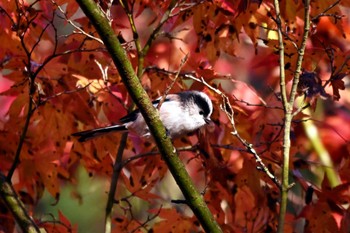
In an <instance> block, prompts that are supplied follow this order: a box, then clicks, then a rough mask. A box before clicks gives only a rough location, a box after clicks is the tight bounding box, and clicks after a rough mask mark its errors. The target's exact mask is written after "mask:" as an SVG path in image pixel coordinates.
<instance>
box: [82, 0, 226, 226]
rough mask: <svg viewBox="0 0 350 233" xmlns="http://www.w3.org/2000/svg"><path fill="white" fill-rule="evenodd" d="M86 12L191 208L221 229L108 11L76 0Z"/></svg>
mask: <svg viewBox="0 0 350 233" xmlns="http://www.w3.org/2000/svg"><path fill="white" fill-rule="evenodd" d="M77 2H78V4H79V5H80V7H81V9H82V10H83V12H84V13H85V14H86V16H87V17H88V18H89V19H90V21H91V23H92V24H93V25H94V27H95V28H96V30H97V32H98V34H99V35H100V38H101V39H102V41H103V42H104V44H105V46H106V48H107V50H108V52H109V53H110V55H111V57H112V59H113V61H114V63H115V65H116V67H117V69H118V71H119V74H120V76H121V78H122V80H123V82H124V84H125V86H126V88H127V90H128V92H129V93H130V96H131V97H132V99H133V100H134V102H135V103H136V105H137V107H138V108H139V109H140V112H141V114H142V116H143V117H144V119H145V121H146V123H147V125H148V127H149V130H150V132H151V134H152V136H153V138H154V140H155V142H156V144H157V146H158V148H159V151H160V153H161V155H162V158H163V159H164V161H165V162H166V163H167V165H168V168H169V170H170V172H171V173H172V175H173V177H174V179H175V181H176V182H177V184H178V186H179V188H180V189H181V191H182V193H183V195H184V196H185V198H186V200H187V201H188V203H189V206H190V207H191V209H192V211H193V212H194V214H195V215H196V217H197V218H198V221H199V222H200V223H201V225H202V227H203V228H204V230H205V231H207V232H222V231H221V229H220V227H219V225H218V224H217V222H216V221H215V220H214V217H213V215H212V214H211V212H210V210H209V208H208V207H207V205H206V204H205V202H204V200H203V198H202V197H201V195H200V194H199V193H198V191H197V190H196V188H195V187H194V185H193V183H192V181H191V178H190V176H189V175H188V173H187V171H186V169H185V166H184V165H183V163H182V162H181V160H180V159H179V157H178V156H177V153H176V149H175V148H174V146H173V145H172V142H171V140H170V138H169V137H167V133H166V130H165V128H164V125H163V124H162V122H161V120H160V118H159V113H158V111H156V110H155V108H154V107H153V105H152V103H151V101H150V99H149V97H148V95H147V93H146V91H145V90H144V89H143V87H142V85H141V83H140V81H139V79H138V77H137V76H136V75H135V72H134V70H133V67H132V65H131V63H130V61H129V60H128V58H127V56H126V52H125V50H124V49H123V47H122V46H121V44H120V42H119V41H118V39H117V37H116V35H114V31H113V29H112V28H111V26H110V25H109V21H108V20H107V19H106V18H105V15H104V14H103V13H102V12H101V10H100V9H99V8H98V7H97V6H96V3H95V2H94V1H93V0H77Z"/></svg>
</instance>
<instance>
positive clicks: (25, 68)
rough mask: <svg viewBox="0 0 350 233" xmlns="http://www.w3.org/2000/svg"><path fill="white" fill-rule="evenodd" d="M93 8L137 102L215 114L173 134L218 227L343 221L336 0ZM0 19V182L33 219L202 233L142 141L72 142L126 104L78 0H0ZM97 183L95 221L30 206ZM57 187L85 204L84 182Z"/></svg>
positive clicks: (341, 28)
mask: <svg viewBox="0 0 350 233" xmlns="http://www.w3.org/2000/svg"><path fill="white" fill-rule="evenodd" d="M79 2H80V1H79ZM82 2H83V1H82ZM95 2H96V9H99V10H102V11H103V12H104V14H105V17H107V18H108V20H109V21H110V26H111V27H112V29H113V30H114V32H115V37H117V38H118V40H119V42H120V43H121V44H122V46H123V48H124V50H125V54H126V55H127V58H128V60H129V61H130V62H131V64H132V66H133V68H134V70H135V73H136V75H137V77H138V78H139V80H140V82H141V83H142V86H143V88H144V89H145V90H146V91H147V93H148V94H149V96H150V98H151V99H155V98H157V97H159V96H162V95H163V94H164V93H166V92H167V91H169V92H170V93H174V92H179V91H181V90H187V89H191V90H200V91H203V92H205V93H207V94H208V95H209V96H210V98H211V99H212V101H213V105H214V113H213V115H212V120H213V121H214V123H215V124H213V125H210V126H208V127H206V128H205V129H202V130H200V131H199V132H196V133H194V134H191V135H188V136H186V137H183V138H181V139H178V140H175V141H174V142H173V143H174V145H175V147H176V148H177V150H178V154H179V157H180V159H181V160H182V162H183V163H184V164H185V166H186V169H187V171H188V173H189V174H190V176H191V179H192V181H193V183H194V184H195V187H196V189H197V190H198V192H200V193H201V195H202V197H203V198H204V200H205V203H206V204H207V206H208V207H209V209H210V211H211V213H212V215H213V216H214V218H215V220H216V221H217V223H218V224H219V226H220V227H221V229H222V231H223V232H276V231H278V229H279V231H280V230H281V229H283V232H322V231H325V232H348V231H349V229H350V209H349V202H350V157H349V153H350V146H349V140H350V130H349V129H350V123H349V122H350V110H349V109H350V94H349V87H348V84H349V77H348V73H349V64H348V63H349V59H350V55H349V51H350V40H349V36H350V21H349V20H350V19H349V17H348V16H349V15H350V2H349V1H342V0H338V1H334V0H323V1H311V2H309V1H308V0H305V1H300V0H283V1H277V2H279V6H278V8H276V2H275V1H272V0H255V1H248V0H240V1H227V0H216V1H200V0H198V1H169V0H164V1H146V0H133V1H127V0H125V1H124V0H121V1H106V0H101V1H95ZM308 3H309V8H307V7H306V6H305V4H308ZM278 9H279V11H280V14H276V12H278ZM305 9H309V15H310V20H309V21H307V22H305V15H306V14H305ZM306 13H308V12H306ZM305 25H309V26H310V29H309V30H308V29H307V27H306V26H305ZM0 27H1V30H0V42H1V44H0V67H1V73H0V75H1V76H0V93H1V94H0V104H1V108H0V180H1V181H0V184H1V185H0V186H3V185H4V184H5V183H6V184H10V187H12V189H13V191H14V193H15V194H16V195H17V196H15V198H17V200H19V201H21V202H22V203H23V204H24V206H23V208H24V210H25V212H26V213H27V215H28V216H30V217H31V218H32V219H33V224H34V225H35V226H37V227H38V228H43V229H45V230H46V232H79V229H82V228H81V227H82V226H81V224H86V225H87V227H89V226H90V225H91V226H92V225H97V226H100V228H99V230H98V232H104V231H106V232H107V230H105V229H108V227H110V228H111V232H147V231H149V232H201V231H203V228H202V227H201V223H200V222H199V221H198V219H197V217H196V216H195V215H194V214H193V213H192V211H191V209H190V208H189V207H188V201H190V200H186V199H185V198H184V197H183V196H182V194H181V192H180V190H179V188H178V187H177V185H176V183H175V182H173V180H172V178H171V174H170V173H169V171H168V167H167V164H166V163H165V162H164V160H163V159H162V157H161V155H160V154H159V153H158V150H157V147H156V146H155V144H154V142H153V141H147V140H144V139H142V138H138V137H132V136H128V137H127V138H126V135H122V134H118V133H112V134H109V135H106V136H102V137H99V138H96V139H93V140H90V141H87V142H84V143H81V142H78V141H77V139H76V138H74V137H72V136H71V134H72V133H74V132H78V131H82V130H87V129H92V128H97V127H102V126H107V125H110V124H115V123H118V120H119V119H120V118H121V117H123V116H124V115H125V114H127V113H128V112H130V111H131V110H132V109H134V107H135V105H134V104H133V100H132V98H131V97H130V94H129V92H128V90H127V88H126V87H125V84H124V83H123V81H122V79H121V76H120V73H119V72H118V67H117V66H116V65H115V64H114V63H113V59H112V57H111V55H110V54H109V53H108V50H107V49H106V47H105V46H104V43H103V41H102V39H101V37H100V36H99V34H98V33H97V31H96V29H95V27H94V26H93V23H92V22H91V21H90V19H89V18H88V17H86V15H85V14H84V12H83V11H82V10H81V8H80V7H79V4H78V3H77V2H76V1H70V0H52V1H44V0H36V1H25V0H2V1H0ZM306 31H307V32H308V34H306V33H305V32H306ZM279 33H281V34H280V35H279ZM305 35H306V37H304V36H305ZM303 40H305V42H306V44H305V45H306V46H305V49H301V48H302V44H303ZM281 41H282V45H283V48H282V47H281V43H279V42H281ZM281 51H283V52H284V56H283V58H284V59H282V58H281V57H280V56H281ZM300 55H303V60H302V63H298V59H299V57H300ZM298 69H299V70H300V72H298ZM281 72H283V74H284V78H282V75H281ZM282 80H284V82H283V81H282ZM283 88H285V90H286V96H284V95H283V94H284V93H283ZM293 88H294V89H293ZM293 90H294V95H293ZM290 96H292V97H293V96H295V97H296V98H295V101H294V99H293V102H291V103H292V106H291V109H292V112H290V116H291V117H293V118H292V121H291V125H290V126H291V127H290V130H289V131H287V133H286V134H285V132H286V131H285V130H286V129H287V128H286V126H285V122H286V119H287V117H286V116H287V114H288V111H287V110H286V109H287V108H286V103H285V102H284V100H285V97H287V98H289V97H290ZM286 137H288V138H290V148H289V147H288V150H287V151H288V152H289V155H288V158H289V165H288V166H283V162H284V161H286V157H285V156H286V154H285V151H284V149H285V148H286V146H288V144H286V143H287V142H286V140H285V139H286ZM125 139H127V140H125ZM283 169H287V170H283ZM81 170H83V171H84V172H86V173H87V174H88V175H89V177H88V178H87V179H85V181H81V180H80V179H78V178H77V174H78V173H79V172H81ZM285 171H287V174H288V177H289V180H288V184H289V187H288V188H286V186H285V183H283V179H284V178H285V176H284V175H283V174H284V172H285ZM96 180H98V182H99V185H100V186H99V187H103V188H100V189H96V190H94V193H93V194H91V195H96V198H99V199H98V200H97V202H98V203H99V205H101V208H98V210H101V211H97V209H96V210H95V211H96V212H94V215H96V216H104V218H105V220H106V223H105V222H101V221H103V220H99V221H100V222H98V220H96V222H93V221H92V222H91V223H90V222H89V221H87V220H84V219H81V220H79V221H75V222H72V220H71V219H70V218H69V217H68V215H69V214H68V213H67V212H69V211H67V209H66V212H65V211H62V210H59V211H55V212H52V213H47V212H42V211H41V210H40V208H39V207H38V206H39V203H42V202H43V197H44V196H45V195H47V194H49V195H50V196H51V197H52V198H53V200H54V201H52V202H51V203H49V202H44V205H59V204H60V203H62V202H66V201H67V200H66V199H67V198H65V199H63V198H62V192H63V190H67V186H69V185H72V186H78V185H80V184H79V182H86V183H88V184H90V182H92V183H91V187H93V186H94V185H93V181H96ZM111 184H112V185H111ZM113 185H115V186H113ZM87 186H89V185H87ZM111 187H112V188H111ZM283 187H284V188H283ZM283 192H285V194H286V195H287V197H288V198H287V202H288V205H287V209H286V211H283V208H280V207H281V203H283V200H281V197H282V193H283ZM0 193H1V194H0V196H1V197H2V199H0V200H1V201H0V232H16V231H18V229H19V226H21V227H22V225H21V224H20V223H19V222H20V221H21V220H20V219H15V217H14V216H15V214H14V212H13V211H14V209H15V208H16V204H15V205H10V204H9V202H8V201H7V199H6V195H5V193H6V192H5V191H4V189H3V188H0ZM70 193H71V195H70V196H69V199H70V200H69V201H71V202H76V203H83V202H84V191H80V192H79V193H78V192H75V191H74V190H70ZM110 194H112V195H110ZM108 196H111V197H110V198H108ZM106 203H109V204H110V205H112V206H113V209H112V210H111V213H108V208H107V211H105V209H106V208H105V207H106V205H108V204H106ZM41 205H43V204H41ZM17 207H18V206H17ZM94 208H95V207H94V206H91V209H94ZM281 216H282V219H284V223H283V224H282V222H281V220H280V218H281ZM108 221H110V223H109V225H108ZM16 222H17V224H18V225H19V226H16ZM89 224H90V225H89ZM279 224H282V228H281V225H280V228H278V225H279ZM22 230H23V228H22ZM280 232H281V231H280Z"/></svg>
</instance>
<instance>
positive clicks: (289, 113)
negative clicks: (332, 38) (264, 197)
mask: <svg viewBox="0 0 350 233" xmlns="http://www.w3.org/2000/svg"><path fill="white" fill-rule="evenodd" d="M304 5H305V7H304V33H303V37H302V42H301V45H300V47H299V49H298V58H297V62H296V70H295V72H294V77H293V84H292V88H291V92H290V97H289V100H288V99H287V91H286V82H285V70H284V45H283V43H284V42H283V36H282V33H283V29H282V28H283V27H282V24H281V15H280V7H279V1H278V0H274V6H275V11H276V24H277V30H278V42H279V46H280V47H279V49H280V54H279V55H280V72H281V73H280V86H281V94H282V101H283V107H284V109H285V120H284V134H283V166H282V187H281V203H280V213H279V219H278V229H277V232H280V233H282V232H283V229H284V222H285V216H286V211H287V202H288V190H289V189H290V187H291V186H290V185H289V155H290V147H291V143H290V130H291V124H292V120H293V106H294V102H295V97H296V95H297V87H298V83H299V77H300V74H301V68H302V62H303V58H304V53H305V47H306V41H307V39H308V35H309V31H310V12H309V10H310V0H305V1H304Z"/></svg>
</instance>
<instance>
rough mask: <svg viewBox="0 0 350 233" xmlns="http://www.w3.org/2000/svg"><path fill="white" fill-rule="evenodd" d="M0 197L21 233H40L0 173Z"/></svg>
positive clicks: (9, 184)
mask: <svg viewBox="0 0 350 233" xmlns="http://www.w3.org/2000/svg"><path fill="white" fill-rule="evenodd" d="M0 197H1V199H2V201H3V202H4V203H5V205H6V206H7V208H8V209H9V210H10V211H11V212H12V215H13V216H14V218H15V219H16V222H17V224H18V225H19V226H20V227H21V229H22V230H23V232H28V233H40V230H39V228H38V226H37V225H36V224H35V223H34V221H33V220H32V219H31V217H30V216H29V215H28V212H27V210H26V209H25V207H24V204H23V203H22V202H21V200H20V198H19V197H18V196H17V194H16V192H15V190H14V189H13V187H12V185H11V183H10V182H8V181H7V178H6V176H5V175H4V174H2V173H1V172H0Z"/></svg>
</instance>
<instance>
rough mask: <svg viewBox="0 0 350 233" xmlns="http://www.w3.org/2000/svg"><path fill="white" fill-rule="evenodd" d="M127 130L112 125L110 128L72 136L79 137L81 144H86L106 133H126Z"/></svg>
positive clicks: (123, 127) (123, 126) (87, 131)
mask: <svg viewBox="0 0 350 233" xmlns="http://www.w3.org/2000/svg"><path fill="white" fill-rule="evenodd" d="M126 130H127V128H126V127H125V125H112V126H108V127H103V128H98V129H92V130H86V131H81V132H77V133H73V134H72V136H74V137H79V138H78V141H79V142H85V141H87V140H90V139H92V138H94V137H98V136H102V135H104V134H106V133H110V132H118V131H119V132H121V131H126Z"/></svg>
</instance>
